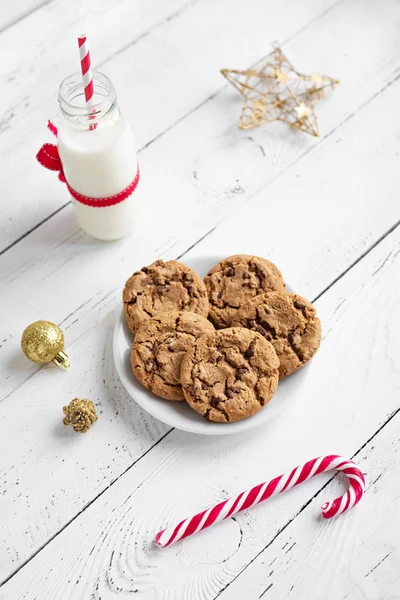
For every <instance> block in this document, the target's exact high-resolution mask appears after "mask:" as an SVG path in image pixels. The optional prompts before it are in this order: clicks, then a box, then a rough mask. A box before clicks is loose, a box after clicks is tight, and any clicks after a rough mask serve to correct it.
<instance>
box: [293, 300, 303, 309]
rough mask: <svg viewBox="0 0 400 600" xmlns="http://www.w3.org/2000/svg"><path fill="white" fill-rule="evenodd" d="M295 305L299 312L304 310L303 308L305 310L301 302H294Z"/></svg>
mask: <svg viewBox="0 0 400 600" xmlns="http://www.w3.org/2000/svg"><path fill="white" fill-rule="evenodd" d="M294 305H295V307H296V308H298V309H299V310H302V309H303V308H305V306H304V304H301V302H298V301H297V300H295V301H294Z"/></svg>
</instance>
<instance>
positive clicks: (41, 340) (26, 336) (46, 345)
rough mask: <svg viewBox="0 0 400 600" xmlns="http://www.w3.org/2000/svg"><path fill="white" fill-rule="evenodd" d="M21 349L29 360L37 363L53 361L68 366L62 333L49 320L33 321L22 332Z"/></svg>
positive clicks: (58, 364) (59, 365)
mask: <svg viewBox="0 0 400 600" xmlns="http://www.w3.org/2000/svg"><path fill="white" fill-rule="evenodd" d="M21 347H22V351H23V353H24V354H25V356H27V357H28V358H29V359H30V360H32V361H33V362H35V363H39V364H46V363H50V362H51V361H53V362H54V363H55V364H56V365H57V366H58V367H61V366H62V367H65V368H68V367H69V360H68V356H67V355H66V354H65V352H64V334H63V332H62V331H61V329H60V328H59V327H58V326H57V325H55V324H54V323H51V322H50V321H35V322H34V323H31V324H30V325H28V327H27V328H26V329H25V331H24V333H23V334H22V339H21Z"/></svg>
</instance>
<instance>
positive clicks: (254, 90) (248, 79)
mask: <svg viewBox="0 0 400 600" xmlns="http://www.w3.org/2000/svg"><path fill="white" fill-rule="evenodd" d="M221 73H222V75H223V76H224V77H225V78H226V79H227V80H228V81H229V82H230V83H231V84H232V85H233V86H234V87H235V88H236V89H237V90H238V91H239V92H240V93H241V94H242V96H243V97H244V104H243V109H242V114H241V115H240V119H239V125H238V127H239V129H251V128H253V127H257V126H258V125H263V124H264V123H271V122H272V121H283V122H284V123H287V124H288V125H290V127H294V128H295V129H301V130H302V131H305V132H306V133H309V134H310V135H315V136H318V135H319V130H318V123H317V119H316V116H315V112H314V104H315V102H316V101H317V100H319V99H320V98H323V96H325V95H326V94H327V93H328V91H329V90H331V89H332V90H333V89H334V87H335V85H337V84H338V83H339V81H338V80H337V79H332V78H331V77H326V76H325V75H303V74H302V73H299V72H298V71H296V69H295V68H294V67H293V66H292V64H291V63H290V62H289V61H288V59H287V58H286V56H285V55H284V54H283V52H282V50H281V49H280V47H279V46H275V48H274V49H273V50H272V52H271V53H270V54H268V56H267V57H265V58H263V59H262V60H261V61H259V62H258V63H257V64H256V65H255V66H254V67H252V68H251V69H247V70H246V71H237V70H232V69H222V71H221Z"/></svg>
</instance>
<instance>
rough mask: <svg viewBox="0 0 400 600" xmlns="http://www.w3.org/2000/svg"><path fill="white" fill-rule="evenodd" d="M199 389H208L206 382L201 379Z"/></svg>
mask: <svg viewBox="0 0 400 600" xmlns="http://www.w3.org/2000/svg"><path fill="white" fill-rule="evenodd" d="M201 389H202V390H208V385H207V384H206V383H204V382H203V381H202V382H201Z"/></svg>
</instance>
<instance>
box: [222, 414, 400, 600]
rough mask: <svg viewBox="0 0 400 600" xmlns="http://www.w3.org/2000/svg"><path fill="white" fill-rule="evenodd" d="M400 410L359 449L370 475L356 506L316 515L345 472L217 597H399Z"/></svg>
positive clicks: (362, 464)
mask: <svg viewBox="0 0 400 600" xmlns="http://www.w3.org/2000/svg"><path fill="white" fill-rule="evenodd" d="M399 426H400V415H399V413H398V409H397V411H396V414H395V416H394V417H393V418H392V419H391V420H390V422H389V423H388V424H387V425H386V426H385V427H384V428H383V429H382V430H381V431H379V432H378V433H377V435H376V436H374V438H373V439H372V441H371V442H369V443H368V444H367V445H366V446H365V448H363V449H362V450H361V451H360V452H359V453H357V455H356V457H355V460H357V462H358V464H359V465H360V467H361V468H362V469H363V471H365V472H366V473H367V475H368V482H367V488H366V494H365V496H364V498H363V500H362V502H361V503H360V504H359V506H358V507H357V509H356V510H354V511H352V512H351V514H348V515H346V516H343V517H340V518H339V519H337V520H335V521H332V522H326V521H325V522H324V521H322V519H321V520H319V519H316V518H315V516H316V515H317V513H318V509H319V506H320V505H321V504H322V502H323V501H324V500H325V498H326V494H330V493H331V494H333V496H334V495H335V492H336V490H337V491H338V493H340V491H339V490H340V488H341V482H340V479H339V478H336V479H335V483H332V485H330V486H329V488H326V489H324V490H323V491H322V492H321V493H319V494H318V495H317V496H316V497H315V498H313V500H312V502H311V503H310V504H309V505H307V507H306V508H305V509H304V510H303V511H302V512H301V514H300V515H299V516H298V517H297V518H296V519H295V520H294V521H292V522H291V523H290V524H289V525H288V526H287V528H286V529H285V530H284V531H283V532H282V533H280V534H279V535H278V536H277V538H276V539H275V540H274V541H273V542H272V543H271V544H270V545H268V547H267V548H266V550H264V551H263V552H262V553H261V554H260V555H259V556H258V557H257V559H256V560H255V561H254V562H252V563H251V564H250V565H249V566H248V567H247V568H246V570H245V571H244V572H243V573H242V574H241V575H240V576H239V577H238V579H237V580H235V581H234V582H233V583H232V584H231V585H230V586H229V587H228V588H226V590H225V591H224V592H222V593H221V594H220V595H218V599H219V600H237V598H248V599H249V600H250V599H251V600H252V599H254V600H255V599H259V598H260V599H261V598H265V599H267V600H271V599H272V600H282V599H283V598H285V599H286V598H289V599H292V598H300V597H301V598H307V599H308V600H319V599H320V598H324V599H325V600H365V598H379V600H397V598H398V597H399V579H400V574H399V573H400V555H399V541H398V531H399V526H400V518H399V515H398V511H397V510H393V508H394V505H393V502H394V499H395V498H397V496H398V492H399V488H400V448H399V443H400V440H399V435H398V434H399Z"/></svg>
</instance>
